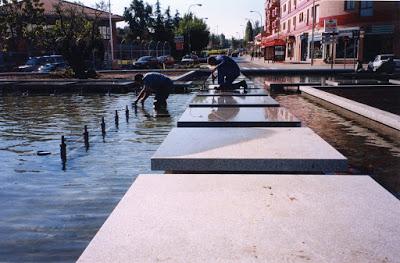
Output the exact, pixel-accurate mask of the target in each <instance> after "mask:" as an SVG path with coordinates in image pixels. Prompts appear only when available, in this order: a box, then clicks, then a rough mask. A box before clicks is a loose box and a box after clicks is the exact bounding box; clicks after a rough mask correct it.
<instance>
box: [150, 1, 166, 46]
mask: <svg viewBox="0 0 400 263" xmlns="http://www.w3.org/2000/svg"><path fill="white" fill-rule="evenodd" d="M154 16H155V17H156V18H155V21H154V25H153V31H154V33H153V37H152V39H153V40H154V41H165V40H166V34H165V26H164V17H163V15H162V13H161V6H160V1H159V0H157V2H156V8H155V10H154Z"/></svg>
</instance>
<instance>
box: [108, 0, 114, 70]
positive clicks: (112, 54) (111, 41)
mask: <svg viewBox="0 0 400 263" xmlns="http://www.w3.org/2000/svg"><path fill="white" fill-rule="evenodd" d="M108 11H109V12H108V20H109V22H110V48H111V67H112V62H113V61H114V43H113V42H114V41H113V28H112V18H111V16H112V15H111V0H108Z"/></svg>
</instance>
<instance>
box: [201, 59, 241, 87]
mask: <svg viewBox="0 0 400 263" xmlns="http://www.w3.org/2000/svg"><path fill="white" fill-rule="evenodd" d="M208 64H210V65H211V66H216V67H215V68H214V69H213V70H212V71H211V74H212V75H214V72H215V71H216V70H218V84H219V89H221V90H232V89H239V88H240V87H243V88H245V89H246V88H247V83H246V81H245V80H242V81H240V82H238V83H235V84H233V82H234V81H235V79H236V78H237V77H239V76H240V68H239V66H238V64H237V63H236V62H235V61H233V59H231V58H230V57H228V56H222V55H220V56H216V57H209V58H208Z"/></svg>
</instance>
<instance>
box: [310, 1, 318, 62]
mask: <svg viewBox="0 0 400 263" xmlns="http://www.w3.org/2000/svg"><path fill="white" fill-rule="evenodd" d="M316 13H317V12H315V0H313V3H312V8H311V14H312V18H313V20H312V31H311V50H310V55H311V66H312V65H314V31H315V15H316Z"/></svg>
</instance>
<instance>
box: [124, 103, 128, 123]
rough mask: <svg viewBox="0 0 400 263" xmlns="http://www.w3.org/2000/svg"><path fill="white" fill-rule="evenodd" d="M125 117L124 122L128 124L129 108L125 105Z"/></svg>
mask: <svg viewBox="0 0 400 263" xmlns="http://www.w3.org/2000/svg"><path fill="white" fill-rule="evenodd" d="M125 117H126V122H129V108H128V105H126V108H125Z"/></svg>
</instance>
